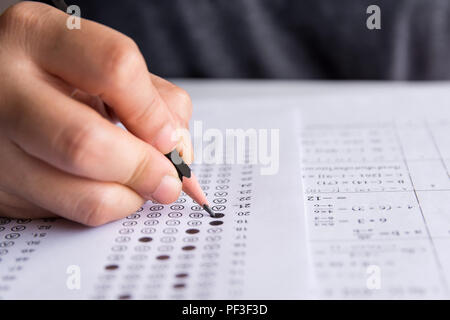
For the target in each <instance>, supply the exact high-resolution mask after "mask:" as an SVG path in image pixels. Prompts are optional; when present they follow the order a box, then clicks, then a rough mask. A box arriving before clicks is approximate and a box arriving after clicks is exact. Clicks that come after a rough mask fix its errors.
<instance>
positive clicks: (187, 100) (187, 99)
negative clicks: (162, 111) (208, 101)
mask: <svg viewBox="0 0 450 320" xmlns="http://www.w3.org/2000/svg"><path fill="white" fill-rule="evenodd" d="M175 94H176V96H177V99H178V101H179V103H180V104H181V105H182V106H184V107H185V108H186V109H188V110H192V100H191V96H190V95H189V93H187V91H186V90H184V89H182V88H179V87H177V88H176V90H175Z"/></svg>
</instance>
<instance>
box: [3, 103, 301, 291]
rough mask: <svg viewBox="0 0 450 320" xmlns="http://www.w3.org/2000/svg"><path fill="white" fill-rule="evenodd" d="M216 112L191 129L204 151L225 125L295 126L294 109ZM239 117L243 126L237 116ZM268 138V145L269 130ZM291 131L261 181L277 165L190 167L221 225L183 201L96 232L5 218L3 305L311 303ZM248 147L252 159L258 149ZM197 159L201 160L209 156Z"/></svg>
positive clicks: (151, 206)
mask: <svg viewBox="0 0 450 320" xmlns="http://www.w3.org/2000/svg"><path fill="white" fill-rule="evenodd" d="M211 107H214V105H212V106H205V107H201V106H199V107H198V110H197V112H196V115H195V119H196V122H195V123H194V124H193V127H194V128H193V130H194V131H195V130H196V131H198V133H199V134H198V135H197V136H193V139H194V140H195V141H194V142H199V145H198V146H200V143H201V142H202V141H200V140H202V137H206V136H207V135H209V138H208V139H206V140H205V141H203V144H204V146H203V147H204V149H205V150H206V149H207V142H208V140H210V139H211V137H213V136H215V135H216V136H217V135H219V137H220V133H224V132H225V130H224V129H225V128H227V129H229V128H243V129H252V130H253V129H254V130H255V132H257V133H258V132H259V131H257V130H259V129H263V130H266V129H276V130H279V128H280V127H282V126H284V125H288V127H292V126H291V125H290V123H291V122H292V121H293V117H292V116H291V112H290V111H289V110H286V111H284V112H283V111H282V110H281V111H280V112H277V117H276V118H274V117H273V112H272V111H270V110H269V109H267V110H264V109H261V108H251V107H249V108H246V107H244V106H236V108H235V109H234V110H233V109H230V108H223V109H220V108H216V109H215V112H214V113H211V112H210V111H211ZM272 110H273V109H272ZM238 113H239V114H240V115H241V116H240V119H241V120H239V119H235V116H236V114H238ZM255 114H259V116H258V117H257V118H255V117H254V115H255ZM253 118H255V119H254V120H252V119H253ZM266 133H267V134H268V136H267V137H266V138H270V137H271V131H269V132H266ZM285 133H286V132H285V130H281V131H280V132H279V139H278V140H277V143H278V141H281V146H279V147H280V148H281V149H283V150H284V151H283V155H282V156H281V157H279V160H276V159H275V160H276V161H279V163H273V165H276V167H278V168H279V171H278V170H277V172H274V173H275V174H269V175H267V174H266V175H262V174H261V173H262V172H264V170H270V168H269V167H267V166H265V165H260V164H259V163H254V164H252V162H251V161H249V162H248V163H237V159H235V161H234V162H233V159H229V160H227V161H225V160H224V161H223V163H219V164H211V163H206V161H205V160H204V162H205V163H200V164H198V163H197V164H194V165H193V166H192V170H193V171H194V172H195V174H196V175H197V177H198V179H199V182H200V184H201V186H202V188H203V190H204V191H205V192H206V193H207V197H208V199H209V201H210V203H211V206H212V209H213V210H214V211H215V212H216V213H218V217H217V218H211V217H209V215H208V214H206V212H205V211H203V209H202V208H201V207H199V206H198V205H197V204H196V203H194V202H193V200H192V199H190V198H189V197H187V196H186V195H184V194H183V195H182V196H181V197H180V198H179V199H178V201H176V203H173V204H171V205H160V204H157V203H152V202H148V203H146V204H145V205H144V206H143V207H142V208H141V209H140V210H138V211H137V212H136V213H134V214H131V215H129V216H128V217H126V218H124V219H122V220H120V221H116V222H113V223H109V224H107V225H105V226H101V227H97V228H88V227H84V226H81V225H78V224H75V223H72V222H69V221H65V220H62V219H58V220H54V219H45V220H35V221H30V220H12V219H8V218H1V219H0V279H1V280H0V298H3V299H11V298H19V299H29V298H31V299H259V298H261V299H280V298H286V299H293V298H302V297H306V293H307V290H308V287H309V284H308V272H309V270H308V268H309V265H308V255H307V253H306V251H307V249H306V235H305V233H304V230H305V225H304V215H303V214H302V213H303V202H302V198H301V197H298V192H299V191H300V190H301V183H300V181H299V180H298V179H296V177H298V176H299V175H300V172H299V167H298V157H299V155H298V153H297V152H298V150H297V149H296V148H293V149H291V148H290V145H289V143H288V141H289V140H288V136H285ZM273 137H274V138H277V135H275V134H274V135H273ZM216 138H217V137H216ZM263 138H265V137H264V136H261V135H260V136H258V139H263ZM199 139H200V140H199ZM269 140H270V139H269ZM219 146H220V144H219ZM245 146H246V148H245V150H244V151H245V154H244V155H245V157H246V158H250V157H251V156H252V155H253V153H252V149H251V146H250V144H246V145H245ZM223 147H224V148H226V147H227V148H230V146H225V145H224V146H223ZM231 147H232V146H231ZM216 151H217V150H216ZM205 153H206V151H205ZM234 153H235V154H236V153H237V150H234ZM266 153H267V152H266ZM213 154H214V152H213ZM224 154H227V155H230V154H232V153H230V152H228V153H224ZM256 154H258V153H256ZM197 156H198V159H200V160H201V158H202V154H199V155H197ZM197 162H198V161H197ZM276 167H274V168H275V169H277V168H276ZM264 168H265V169H264ZM294 172H295V174H294V175H292V174H293V173H294ZM269 173H270V172H269ZM286 199H290V200H289V201H286ZM80 214H82V213H80Z"/></svg>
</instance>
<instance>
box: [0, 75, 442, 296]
mask: <svg viewBox="0 0 450 320" xmlns="http://www.w3.org/2000/svg"><path fill="white" fill-rule="evenodd" d="M179 84H180V85H181V86H182V87H184V88H185V89H186V90H187V91H188V92H190V94H191V96H192V98H193V102H194V110H195V111H194V115H193V119H194V120H195V121H200V122H197V123H196V122H195V121H193V122H192V124H191V131H192V132H193V133H194V131H195V132H197V134H195V133H194V134H193V139H194V146H196V147H197V148H196V150H199V148H198V147H199V145H200V142H199V141H198V140H197V138H198V137H204V138H205V139H206V140H208V139H210V138H211V137H212V136H214V135H216V134H217V133H218V132H222V133H223V132H225V131H226V129H230V128H242V129H255V130H256V132H257V137H258V139H262V138H264V137H265V136H264V132H266V135H267V137H273V135H272V133H273V132H272V131H270V130H271V129H279V142H280V144H279V156H280V157H279V163H278V169H279V170H278V171H277V170H275V174H268V175H267V174H266V175H263V174H261V173H262V172H263V171H264V172H265V173H268V172H269V173H270V172H272V171H273V170H274V169H276V166H275V167H273V166H271V165H269V164H267V163H266V162H267V161H262V162H263V163H262V164H261V163H260V162H261V161H260V162H258V163H256V164H248V163H247V164H230V163H226V162H224V163H221V164H214V165H211V164H208V163H196V164H195V165H193V166H192V169H193V171H194V172H195V173H196V174H197V175H198V177H199V179H200V182H201V185H202V186H203V188H204V190H205V192H207V194H208V198H209V200H210V202H211V205H212V206H213V207H214V208H213V209H214V210H215V211H217V212H219V213H221V214H223V216H221V217H219V218H210V217H209V216H207V215H205V212H203V211H202V210H200V208H199V207H198V206H197V205H196V204H195V203H193V202H192V200H191V199H190V198H188V197H186V196H185V195H182V196H181V197H180V199H179V200H178V201H177V202H176V203H174V204H172V205H164V206H162V205H159V204H156V203H151V202H149V203H147V204H146V205H145V206H143V207H142V208H141V209H140V210H139V211H138V212H136V213H134V214H132V215H130V216H128V217H127V218H125V219H123V220H120V221H117V222H113V223H110V224H107V225H105V226H102V227H98V228H88V227H83V226H81V225H78V224H75V223H71V222H69V221H65V220H62V219H59V220H48V219H47V220H37V221H28V220H11V219H6V218H3V219H0V298H3V299H5V298H6V299H8V298H21V299H24V298H44V299H50V298H56V299H62V298H68V299H78V298H82V299H139V298H144V299H164V298H168V299H172V298H173V299H259V298H263V299H298V298H326V299H351V298H362V299H367V298H377V299H378V298H387V299H396V298H407V299H421V298H449V297H450V295H449V292H448V288H449V286H450V282H449V281H450V200H449V199H450V178H449V168H450V106H449V102H448V101H450V90H449V89H450V84H446V83H434V84H402V83H398V84H397V83H387V84H384V83H367V84H359V83H351V82H350V83H344V84H343V83H339V84H337V83H326V82H324V83H315V82H297V81H292V82H289V81H287V82H282V81H274V82H270V81H268V82H264V81H261V82H258V81H256V82H251V81H248V82H247V81H243V82H241V81H236V82H235V81H205V82H201V81H199V82H196V81H181V82H179ZM261 130H262V131H261ZM206 140H205V141H203V143H204V145H203V148H205V144H206ZM269 140H270V139H269ZM259 141H260V140H259ZM259 147H260V146H259V145H258V149H259V151H261V149H260V148H259ZM273 147H274V146H273V145H272V146H271V148H270V151H272V152H275V151H276V150H275V149H276V148H275V149H273ZM206 148H207V146H206ZM224 148H228V145H227V146H224ZM200 149H201V148H200ZM251 152H252V150H251V148H247V149H246V150H245V156H246V157H249V156H250V154H251ZM267 152H269V150H264V152H263V154H264V153H267ZM275 153H276V152H275ZM201 156H202V154H196V161H198V159H199V158H201ZM259 160H267V159H262V158H261V159H259ZM272 160H273V159H272ZM271 164H272V165H273V164H274V163H271ZM275 164H276V161H275ZM78 276H79V277H78ZM78 285H79V287H78Z"/></svg>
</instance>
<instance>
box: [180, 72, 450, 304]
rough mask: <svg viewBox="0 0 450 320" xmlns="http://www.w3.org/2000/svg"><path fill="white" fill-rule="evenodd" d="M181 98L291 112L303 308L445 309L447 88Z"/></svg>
mask: <svg viewBox="0 0 450 320" xmlns="http://www.w3.org/2000/svg"><path fill="white" fill-rule="evenodd" d="M188 88H189V90H190V92H192V94H193V95H194V97H195V96H198V97H200V96H201V97H202V99H205V97H206V96H208V97H209V99H211V101H214V100H215V99H217V97H218V96H221V95H225V94H223V93H221V92H226V93H227V95H226V97H227V99H228V100H230V99H233V102H232V103H239V104H241V105H246V106H248V105H260V106H262V105H275V106H278V109H282V108H284V109H286V108H292V109H293V110H295V111H296V115H295V117H296V118H297V119H298V121H299V123H298V126H297V128H298V131H297V134H295V135H294V133H292V138H291V141H292V145H293V144H294V143H295V142H298V145H299V148H300V149H301V150H300V152H299V153H300V159H299V165H301V176H300V177H299V179H300V180H301V181H302V183H303V194H299V196H301V197H304V199H305V201H304V202H305V212H306V217H307V221H308V222H307V231H306V232H307V234H308V249H309V252H310V262H311V270H312V273H311V276H310V277H311V279H314V283H312V285H311V286H312V288H311V291H310V292H309V295H308V297H310V298H325V299H371V298H375V299H423V298H433V299H439V298H450V295H449V287H450V178H449V168H450V83H448V82H432V83H402V82H365V83H364V82H340V83H339V82H308V81H307V82H298V81H277V82H271V81H259V82H253V83H248V82H247V83H246V82H226V81H224V82H222V83H220V85H219V84H217V83H215V84H208V83H201V84H199V85H190V86H189V87H188ZM218 88H220V90H219V89H218ZM229 103H231V102H229ZM294 130H296V129H292V131H294Z"/></svg>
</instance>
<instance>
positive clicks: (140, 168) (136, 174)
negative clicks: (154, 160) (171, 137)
mask: <svg viewBox="0 0 450 320" xmlns="http://www.w3.org/2000/svg"><path fill="white" fill-rule="evenodd" d="M138 159H139V160H138V162H137V165H136V166H135V167H134V169H133V170H132V172H131V174H130V176H129V177H128V178H127V179H126V181H125V184H127V185H130V186H133V185H136V184H137V183H138V182H139V181H140V180H141V179H142V176H143V175H144V172H145V171H147V168H149V166H150V163H151V157H150V155H149V153H148V152H143V154H142V156H140V157H138Z"/></svg>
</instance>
